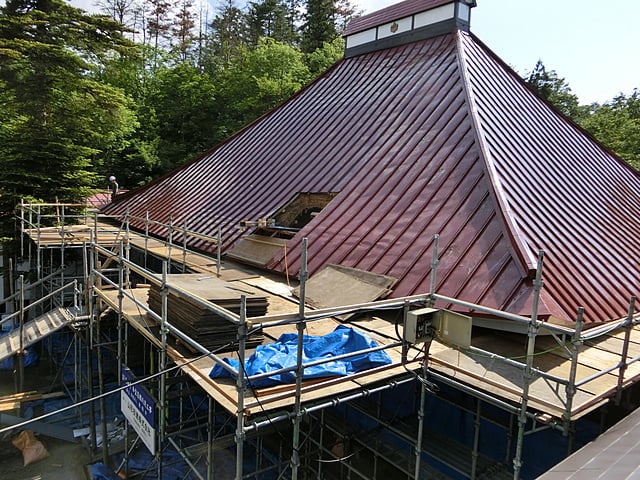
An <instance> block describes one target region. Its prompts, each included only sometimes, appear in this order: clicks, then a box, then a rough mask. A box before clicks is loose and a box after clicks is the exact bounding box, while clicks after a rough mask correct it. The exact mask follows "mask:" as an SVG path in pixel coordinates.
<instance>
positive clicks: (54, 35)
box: [0, 0, 135, 212]
mask: <svg viewBox="0 0 640 480" xmlns="http://www.w3.org/2000/svg"><path fill="white" fill-rule="evenodd" d="M129 47H130V44H129V42H127V41H126V40H125V39H124V38H123V37H122V35H121V25H119V24H117V23H116V22H113V21H112V20H110V19H109V18H107V17H103V16H93V15H87V14H86V13H85V12H83V11H82V10H79V9H76V8H73V7H71V6H70V5H68V4H67V3H65V2H64V1H62V0H10V1H9V2H7V4H6V5H5V6H4V7H2V9H0V82H2V84H3V89H2V90H3V95H2V100H3V102H5V103H6V109H3V110H4V112H3V116H4V118H3V122H2V125H1V127H0V138H1V139H2V141H1V142H0V173H1V175H0V189H1V190H0V191H1V192H2V197H1V200H2V209H3V211H4V212H7V211H9V210H10V209H11V208H12V206H13V205H15V204H16V203H17V202H19V199H20V198H21V197H25V196H29V197H31V198H35V199H42V200H47V201H53V200H55V199H59V200H61V201H77V200H80V199H82V198H84V197H86V196H87V194H88V193H89V192H90V189H91V188H92V187H93V186H94V185H95V184H96V182H97V174H96V170H95V169H94V165H95V164H96V163H99V162H100V161H101V159H102V158H103V156H104V154H105V152H107V151H109V150H113V149H118V148H121V147H122V145H123V142H124V138H125V137H126V136H127V135H128V134H129V133H130V132H131V131H132V130H133V129H134V127H135V118H134V117H133V115H132V113H131V110H130V104H129V100H128V98H127V97H126V96H125V95H124V93H123V92H122V91H121V90H119V89H117V88H113V87H111V86H110V85H107V84H104V83H102V82H99V81H96V79H95V78H93V77H92V74H93V72H96V71H97V70H98V69H99V68H100V66H101V65H102V63H103V62H104V61H105V59H107V58H110V57H114V56H119V55H123V54H125V53H126V51H127V48H129Z"/></svg>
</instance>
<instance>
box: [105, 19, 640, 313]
mask: <svg viewBox="0 0 640 480" xmlns="http://www.w3.org/2000/svg"><path fill="white" fill-rule="evenodd" d="M298 192H338V194H337V196H336V197H335V198H334V199H333V200H332V201H331V203H330V204H329V205H328V206H327V207H325V208H324V209H323V210H322V212H321V213H320V214H319V215H318V216H317V217H316V218H315V219H314V220H312V221H311V222H310V223H309V224H307V225H306V226H305V227H304V228H303V229H302V231H300V232H299V233H298V234H297V235H296V236H295V237H294V238H293V239H292V240H290V241H289V242H288V245H287V248H286V255H285V252H284V250H283V251H281V252H280V254H278V255H276V256H275V257H274V258H273V259H272V260H271V261H270V262H269V264H268V267H269V268H271V269H274V270H277V271H282V272H284V271H285V270H288V271H289V273H293V274H295V273H297V271H298V269H299V262H300V248H301V240H302V238H304V237H306V238H308V242H309V270H310V273H311V274H313V273H314V272H317V271H318V270H319V269H321V268H322V267H323V266H325V265H327V264H329V263H332V264H341V265H345V266H349V267H355V268H360V269H363V270H368V271H372V272H376V273H379V274H384V275H389V276H392V277H395V278H397V279H398V283H397V284H396V286H395V289H394V291H393V295H394V296H404V295H410V294H416V293H426V292H428V291H429V274H430V269H431V267H430V262H431V257H432V248H433V239H434V235H436V234H438V235H439V242H440V247H439V249H440V262H439V265H438V269H437V291H438V292H439V293H442V294H445V295H448V296H451V297H457V298H460V299H463V300H466V301H469V302H473V303H478V304H483V305H486V306H489V307H493V308H498V309H501V310H506V311H510V312H514V313H519V314H523V315H529V314H530V313H531V300H532V296H533V295H532V293H533V287H532V281H531V278H532V270H533V269H534V268H535V263H536V257H537V253H538V251H539V250H544V251H545V264H544V275H543V280H544V288H543V291H542V296H541V302H540V314H541V315H542V316H543V317H554V318H556V319H561V320H569V321H570V320H573V319H575V317H576V312H577V309H578V307H584V308H585V319H586V321H588V322H600V321H605V320H609V319H613V318H620V317H622V316H624V315H625V314H626V312H627V309H628V301H629V298H630V296H631V295H635V294H637V293H638V290H639V288H638V287H639V286H640V268H639V267H640V254H639V253H638V251H637V248H635V245H636V242H637V238H638V237H639V234H640V177H639V176H638V174H637V173H636V172H635V171H633V170H632V169H630V168H629V167H627V166H626V165H625V164H623V163H622V162H621V161H620V160H618V159H617V158H616V157H615V156H614V155H612V154H611V153H610V152H608V151H607V150H605V149H604V148H602V147H601V146H600V145H598V144H597V142H595V141H594V140H593V139H592V138H590V137H589V136H588V135H586V134H584V133H583V132H582V131H581V130H580V129H579V128H577V127H576V126H575V125H573V124H572V123H571V122H569V121H568V120H566V119H564V118H563V117H562V116H560V115H558V114H557V113H556V112H554V111H553V110H552V108H550V107H549V106H548V105H547V104H545V103H544V102H543V101H541V100H540V99H539V98H538V97H536V95H535V94H533V93H532V92H531V91H530V90H529V89H528V88H527V87H526V86H525V85H524V83H523V82H522V81H521V80H520V79H519V78H518V76H517V75H516V74H515V73H514V72H513V71H512V70H510V69H509V68H508V67H507V66H506V65H504V64H503V63H502V62H501V61H500V60H499V59H498V58H497V57H496V56H495V55H494V54H493V53H492V52H491V51H490V50H489V49H487V48H486V47H485V46H484V45H483V44H482V43H481V42H479V41H478V39H477V38H475V37H474V36H473V35H472V34H469V33H466V32H454V33H451V34H448V35H443V36H438V37H435V38H431V39H426V40H421V41H417V42H414V43H409V44H406V45H402V46H398V47H394V48H389V49H385V50H379V51H375V52H371V53H367V54H364V55H359V56H354V57H350V58H347V59H344V60H342V61H341V62H339V63H338V64H337V65H336V66H335V67H334V68H333V69H331V70H330V71H329V72H327V73H326V74H325V75H323V76H322V77H320V78H319V79H318V80H316V81H315V82H313V83H312V84H311V85H309V86H308V87H307V88H305V89H304V90H303V91H301V92H300V93H298V94H297V95H295V96H294V97H292V98H291V99H290V100H289V101H287V102H286V103H284V104H283V105H281V106H280V107H278V108H276V109H275V110H273V111H272V112H270V113H269V114H267V115H265V116H264V117H262V118H261V119H259V120H258V121H256V122H254V123H253V124H251V125H249V126H248V127H246V128H245V129H244V130H242V131H241V132H239V133H238V134H236V135H235V136H233V137H231V138H230V139H229V140H227V141H226V142H225V143H223V144H221V145H220V146H218V147H216V148H213V149H212V150H210V151H209V152H207V153H205V154H204V155H203V156H202V157H200V158H199V159H197V160H195V161H194V162H192V163H190V164H188V165H185V166H184V167H182V168H180V169H178V170H176V171H175V172H173V173H172V174H170V175H168V176H166V177H164V178H162V179H160V180H158V181H156V182H153V183H152V184H150V185H148V186H147V187H144V188H141V189H139V190H137V191H133V192H130V193H129V194H128V195H126V196H125V197H123V199H122V200H121V201H118V202H116V203H115V204H112V205H110V206H108V207H107V208H106V213H109V214H124V213H125V212H127V211H129V213H130V214H131V215H133V216H135V217H144V216H145V213H146V212H147V211H149V212H150V216H151V217H152V218H153V219H154V220H159V221H168V220H169V218H172V219H173V222H174V223H175V224H177V225H180V224H182V223H183V222H185V221H186V222H187V224H188V226H189V228H190V229H192V230H199V231H206V232H210V233H212V234H213V233H215V232H216V230H217V228H218V227H221V228H222V232H223V243H224V248H225V249H228V248H230V247H231V246H233V244H234V243H235V242H236V241H237V240H238V239H239V238H240V237H241V236H242V235H246V233H247V232H242V231H241V230H239V229H237V228H236V227H237V225H238V223H239V221H240V220H241V219H244V218H250V219H258V218H264V217H270V216H271V215H273V213H274V212H276V211H277V210H278V209H279V208H280V207H281V206H282V205H284V204H285V203H286V202H287V201H288V200H290V199H291V198H292V197H293V196H294V195H295V194H296V193H298ZM132 224H133V225H134V226H137V227H139V228H142V227H143V223H142V222H141V221H139V220H134V221H132ZM155 233H157V234H158V235H163V234H165V232H163V231H161V230H160V229H157V231H155ZM193 246H195V247H200V248H206V247H205V245H204V244H203V243H202V242H201V241H197V242H194V243H193ZM285 262H286V264H285Z"/></svg>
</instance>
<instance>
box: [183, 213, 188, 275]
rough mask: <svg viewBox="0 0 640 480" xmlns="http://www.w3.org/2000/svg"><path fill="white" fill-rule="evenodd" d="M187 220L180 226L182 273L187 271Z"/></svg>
mask: <svg viewBox="0 0 640 480" xmlns="http://www.w3.org/2000/svg"><path fill="white" fill-rule="evenodd" d="M187 232H188V230H187V220H186V219H185V221H184V225H183V227H182V273H185V272H186V271H187Z"/></svg>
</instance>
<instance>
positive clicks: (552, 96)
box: [525, 60, 584, 120]
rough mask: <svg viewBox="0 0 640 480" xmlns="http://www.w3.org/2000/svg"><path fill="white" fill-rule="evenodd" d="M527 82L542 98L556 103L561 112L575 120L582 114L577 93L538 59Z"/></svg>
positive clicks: (527, 77)
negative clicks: (572, 91)
mask: <svg viewBox="0 0 640 480" xmlns="http://www.w3.org/2000/svg"><path fill="white" fill-rule="evenodd" d="M525 81H526V82H527V84H528V85H529V86H530V87H531V88H532V89H533V90H534V91H535V92H536V93H537V94H538V95H540V96H541V97H542V98H544V99H545V100H547V101H548V102H549V103H551V104H552V105H554V106H555V107H556V108H557V109H558V111H559V112H561V113H563V114H564V115H566V116H567V117H569V118H572V119H574V120H576V119H578V118H579V117H580V115H582V113H583V111H584V109H581V108H580V103H579V100H578V97H577V95H574V94H573V93H571V87H569V84H568V83H567V82H566V80H565V79H564V78H562V77H559V76H558V74H557V73H556V71H555V70H547V69H546V68H545V66H544V64H543V63H542V60H538V62H537V63H536V66H535V67H534V68H533V70H532V71H531V72H530V73H529V74H528V75H527V76H526V78H525Z"/></svg>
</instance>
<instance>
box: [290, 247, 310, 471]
mask: <svg viewBox="0 0 640 480" xmlns="http://www.w3.org/2000/svg"><path fill="white" fill-rule="evenodd" d="M307 243H308V240H307V238H306V237H305V238H303V239H302V256H301V259H300V298H299V301H300V303H299V306H298V322H297V330H298V344H297V351H296V393H295V406H294V413H295V415H294V417H293V447H292V452H291V480H297V479H298V468H299V467H300V426H301V423H302V405H301V402H302V391H301V389H302V377H303V375H304V368H303V366H302V357H303V355H302V352H303V349H304V329H305V327H306V324H305V312H304V306H305V301H306V284H307V276H308V272H307Z"/></svg>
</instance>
